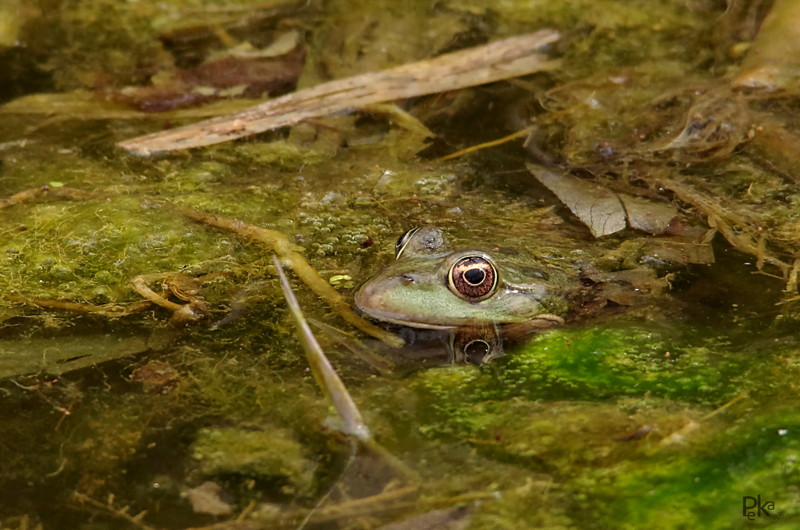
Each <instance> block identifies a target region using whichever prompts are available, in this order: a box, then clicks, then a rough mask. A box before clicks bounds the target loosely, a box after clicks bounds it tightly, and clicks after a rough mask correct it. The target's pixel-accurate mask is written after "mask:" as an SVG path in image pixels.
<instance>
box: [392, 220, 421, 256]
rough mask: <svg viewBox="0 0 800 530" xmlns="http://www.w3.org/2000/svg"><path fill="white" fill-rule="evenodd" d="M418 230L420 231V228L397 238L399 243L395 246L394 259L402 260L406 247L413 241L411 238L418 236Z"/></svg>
mask: <svg viewBox="0 0 800 530" xmlns="http://www.w3.org/2000/svg"><path fill="white" fill-rule="evenodd" d="M417 230H419V227H416V228H412V229H411V230H408V231H407V232H406V233H405V234H403V235H402V236H400V237H398V238H397V243H395V244H394V259H400V256H402V255H403V251H404V250H405V249H406V245H408V242H409V241H411V236H413V235H414V234H416V233H417Z"/></svg>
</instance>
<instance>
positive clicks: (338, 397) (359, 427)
mask: <svg viewBox="0 0 800 530" xmlns="http://www.w3.org/2000/svg"><path fill="white" fill-rule="evenodd" d="M272 259H273V261H274V262H275V268H276V269H277V270H278V276H279V277H280V280H281V290H282V291H283V295H284V297H285V298H286V303H287V304H288V305H289V310H290V311H291V313H292V316H293V317H294V319H295V322H296V323H297V327H298V328H299V329H300V340H301V342H302V344H303V350H304V351H305V353H306V359H307V360H308V365H309V366H310V367H311V373H312V374H314V379H315V380H316V381H317V384H318V385H319V387H320V389H322V392H323V393H324V394H325V396H326V397H327V398H328V400H329V401H330V402H331V403H333V406H334V408H335V409H336V412H337V413H338V414H339V417H340V418H341V420H342V432H343V433H345V434H347V435H349V436H353V437H354V438H356V439H357V440H358V441H359V442H361V443H362V444H364V446H365V447H367V448H368V449H369V450H370V451H372V452H373V453H375V454H376V455H378V456H380V457H381V458H382V459H383V460H384V461H385V462H386V463H387V464H389V465H390V466H392V468H393V469H394V470H395V471H397V472H399V473H400V474H401V475H402V476H403V477H404V478H405V479H406V480H409V481H412V482H416V481H418V480H419V477H418V475H417V474H416V473H415V472H414V471H413V470H412V469H410V468H409V467H408V466H406V465H405V464H404V463H403V462H402V461H400V460H399V459H398V458H397V457H395V456H394V455H393V454H391V453H390V452H389V451H388V450H387V449H386V448H385V447H383V446H382V445H381V444H379V443H378V442H376V441H375V439H374V438H372V435H371V434H370V432H369V428H368V427H367V425H366V423H364V418H363V417H362V416H361V412H359V410H358V407H357V406H356V404H355V401H353V398H352V397H351V396H350V392H348V391H347V387H345V386H344V383H342V380H341V379H340V378H339V376H338V374H337V373H336V370H334V369H333V366H332V365H331V363H330V361H329V360H328V357H327V356H326V355H325V352H323V351H322V348H321V347H320V345H319V343H318V342H317V339H316V338H315V337H314V334H313V333H312V332H311V328H310V327H309V325H308V322H306V319H305V317H304V316H303V312H302V310H301V309H300V304H299V303H298V302H297V298H295V296H294V293H293V292H292V287H291V286H290V285H289V280H288V279H287V278H286V274H285V273H284V272H283V266H282V265H281V262H280V260H279V259H278V256H274V255H273V257H272Z"/></svg>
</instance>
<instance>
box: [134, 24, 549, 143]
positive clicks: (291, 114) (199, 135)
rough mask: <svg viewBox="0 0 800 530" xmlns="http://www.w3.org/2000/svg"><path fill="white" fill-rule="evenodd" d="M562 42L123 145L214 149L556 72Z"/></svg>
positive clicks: (496, 50)
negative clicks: (329, 118)
mask: <svg viewBox="0 0 800 530" xmlns="http://www.w3.org/2000/svg"><path fill="white" fill-rule="evenodd" d="M558 38H559V34H558V32H556V31H554V30H550V29H544V30H540V31H537V32H536V33H530V34H527V35H519V36H517V37H511V38H509V39H504V40H501V41H497V42H493V43H491V44H487V45H484V46H478V47H475V48H469V49H466V50H461V51H458V52H454V53H449V54H446V55H442V56H440V57H436V58H434V59H428V60H426V61H420V62H416V63H411V64H406V65H402V66H398V67H395V68H390V69H388V70H383V71H381V72H372V73H367V74H362V75H357V76H354V77H348V78H346V79H339V80H336V81H331V82H329V83H323V84H321V85H318V86H316V87H313V88H309V89H306V90H300V91H298V92H294V93H291V94H287V95H285V96H282V97H279V98H276V99H272V100H269V101H267V102H265V103H262V104H260V105H256V106H255V107H252V108H250V109H248V110H245V111H242V112H239V113H237V114H233V115H229V116H220V117H219V118H214V119H211V120H206V121H202V122H200V123H196V124H193V125H189V126H186V127H180V128H177V129H171V130H168V131H164V132H159V133H155V134H149V135H146V136H140V137H138V138H133V139H130V140H125V141H123V142H120V143H119V145H120V146H121V147H123V148H124V149H127V150H128V151H130V152H131V153H134V154H138V155H150V154H153V153H157V152H163V151H174V150H176V149H187V148H191V147H200V146H204V145H212V144H217V143H221V142H227V141H229V140H233V139H236V138H242V137H244V136H249V135H253V134H257V133H260V132H264V131H267V130H269V129H275V128H277V127H283V126H285V125H291V124H294V123H297V122H299V121H301V120H304V119H308V118H314V117H318V116H325V115H329V114H333V113H336V112H340V111H343V110H347V109H353V108H360V107H364V106H366V105H372V104H375V103H384V102H387V101H394V100H398V99H405V98H411V97H417V96H424V95H427V94H434V93H436V92H442V91H446V90H456V89H459V88H465V87H470V86H476V85H482V84H485V83H492V82H495V81H500V80H503V79H509V78H512V77H518V76H521V75H526V74H530V73H533V72H537V71H542V70H547V69H552V68H554V67H555V66H557V64H558V63H557V62H556V61H552V60H549V59H548V57H547V55H545V54H544V53H541V52H540V51H539V50H540V48H542V47H543V46H545V45H547V44H550V43H552V42H555V41H556V40H558Z"/></svg>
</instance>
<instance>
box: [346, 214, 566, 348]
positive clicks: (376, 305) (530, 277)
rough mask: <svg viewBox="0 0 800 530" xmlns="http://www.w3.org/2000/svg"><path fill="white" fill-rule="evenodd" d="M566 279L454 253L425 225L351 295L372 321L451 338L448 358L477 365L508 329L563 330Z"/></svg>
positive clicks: (472, 253)
mask: <svg viewBox="0 0 800 530" xmlns="http://www.w3.org/2000/svg"><path fill="white" fill-rule="evenodd" d="M565 283H566V282H565V280H564V279H563V278H558V279H556V278H554V277H553V274H548V273H545V272H543V271H539V270H529V271H528V272H527V274H525V273H522V272H521V269H520V268H519V267H512V266H510V264H508V265H506V264H505V263H503V264H499V263H496V262H495V259H494V258H493V257H492V256H491V255H490V254H488V253H486V252H482V251H477V250H466V251H453V250H452V249H451V248H450V246H449V245H448V243H447V241H446V240H445V238H444V234H443V233H442V231H441V230H439V229H438V228H435V227H432V226H423V227H420V228H415V229H412V230H409V231H408V232H406V233H405V234H404V235H403V236H401V237H400V239H399V240H398V241H397V245H396V247H395V261H394V262H393V263H391V264H390V265H388V266H386V267H385V268H384V269H383V270H382V271H381V272H380V273H378V275H376V276H375V277H374V278H372V279H370V280H369V281H367V282H366V283H365V284H364V285H363V286H362V287H361V289H359V291H358V292H357V293H356V297H355V302H356V305H357V306H358V308H359V309H360V310H361V311H362V312H364V313H365V314H367V315H369V316H370V317H372V318H375V319H377V320H381V321H384V322H390V323H393V324H399V325H402V326H407V327H410V328H418V329H428V330H443V331H445V332H447V333H448V334H449V347H450V360H451V361H456V362H463V361H469V362H474V363H478V364H482V363H485V362H488V361H489V360H491V359H492V358H495V357H498V356H500V355H502V353H503V350H502V340H503V338H502V337H503V335H508V333H509V331H513V334H517V335H519V334H520V332H522V331H524V332H525V333H527V334H530V333H531V332H532V331H533V330H537V329H544V328H549V327H553V326H557V325H560V324H563V322H564V320H563V317H562V315H563V314H565V313H566V311H567V301H566V299H565V296H564V294H563V293H565V292H567V291H568V289H566V288H565Z"/></svg>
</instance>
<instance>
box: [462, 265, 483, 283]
mask: <svg viewBox="0 0 800 530" xmlns="http://www.w3.org/2000/svg"><path fill="white" fill-rule="evenodd" d="M464 279H465V280H467V283H468V284H470V285H480V284H482V283H483V280H484V279H486V272H484V270H483V269H479V268H478V267H475V268H473V269H467V270H466V271H464Z"/></svg>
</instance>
